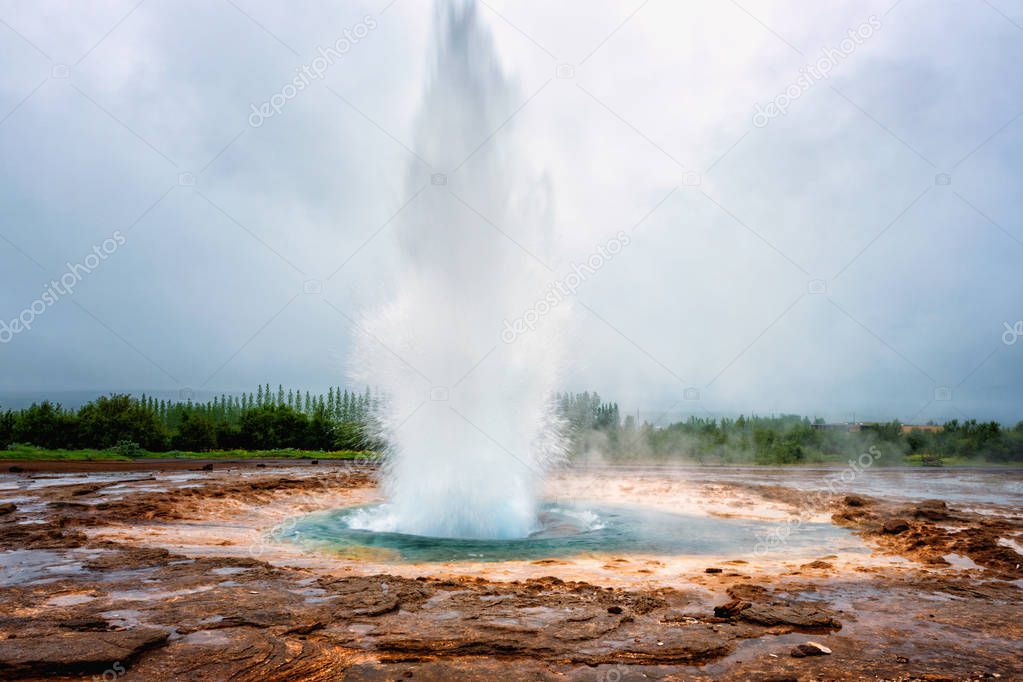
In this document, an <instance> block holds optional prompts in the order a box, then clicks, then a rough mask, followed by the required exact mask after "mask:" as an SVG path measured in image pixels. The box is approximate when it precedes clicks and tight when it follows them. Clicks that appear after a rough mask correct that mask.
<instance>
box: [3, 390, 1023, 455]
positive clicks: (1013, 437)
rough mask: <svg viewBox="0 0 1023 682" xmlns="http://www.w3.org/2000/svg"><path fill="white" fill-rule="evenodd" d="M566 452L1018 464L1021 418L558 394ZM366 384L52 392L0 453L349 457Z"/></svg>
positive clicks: (363, 416) (371, 447) (358, 433)
mask: <svg viewBox="0 0 1023 682" xmlns="http://www.w3.org/2000/svg"><path fill="white" fill-rule="evenodd" d="M556 405H557V409H558V413H559V416H560V418H561V421H562V422H563V423H564V424H565V425H566V427H567V429H568V432H569V434H570V442H571V453H570V454H571V456H572V457H573V458H575V459H586V458H589V457H593V456H596V457H599V458H606V459H610V460H613V461H654V462H656V461H685V462H693V463H700V464H765V465H777V464H813V463H827V462H846V461H848V460H850V459H854V458H858V457H860V456H861V455H862V454H863V453H867V452H869V453H871V454H872V457H873V459H874V461H875V462H876V463H878V464H906V465H919V466H955V465H969V464H1007V465H1013V464H1015V465H1020V464H1023V422H1020V423H1019V424H1017V425H1016V426H1015V427H1014V428H1005V427H1003V426H1002V425H1000V424H998V423H997V422H977V421H975V420H969V421H959V420H952V421H950V422H947V423H946V424H944V425H943V427H940V428H939V427H934V426H930V427H925V428H921V429H917V430H911V429H907V428H904V427H903V425H902V424H900V423H899V422H897V421H893V422H888V423H879V424H852V425H838V424H825V423H824V422H823V421H822V420H820V419H817V420H814V421H811V420H810V419H807V418H806V417H799V416H795V415H783V416H780V417H756V416H751V417H746V416H740V417H738V418H735V419H730V418H721V419H715V418H699V417H690V418H689V419H686V420H684V421H680V422H677V423H674V424H669V425H667V426H664V427H655V426H654V425H651V424H648V423H645V422H644V423H642V424H638V423H637V421H636V419H635V418H634V417H632V416H626V417H625V418H624V419H622V417H621V414H620V411H619V408H618V405H617V404H616V403H613V402H605V401H603V400H602V399H601V398H600V396H599V395H597V394H596V393H588V392H587V393H574V394H573V393H566V394H558V395H557V396H556ZM379 407H380V398H379V397H377V396H374V395H373V394H372V393H371V392H370V391H369V390H368V389H367V390H366V391H365V392H363V393H355V392H352V391H349V390H347V389H341V388H337V389H333V388H332V389H331V390H330V391H329V392H328V393H327V394H326V395H317V396H313V395H311V394H310V393H308V392H305V393H304V394H303V393H302V392H300V391H295V390H290V391H287V392H285V390H284V387H283V386H279V387H278V388H277V390H276V391H274V390H272V389H271V388H270V386H269V385H265V386H260V387H259V389H258V390H257V391H256V392H255V393H248V394H244V395H234V396H228V395H222V396H218V397H216V398H214V399H213V400H211V401H208V402H206V403H201V404H197V403H193V402H192V401H178V402H173V401H165V400H156V399H154V398H152V397H146V396H142V397H140V398H134V397H131V396H128V395H112V396H109V397H102V398H98V399H96V400H95V401H93V402H91V403H88V404H86V405H84V406H82V407H81V408H79V409H78V410H68V409H65V408H63V407H61V406H60V405H57V404H53V403H50V402H45V401H44V402H42V403H37V404H33V405H32V406H31V407H28V408H25V409H23V410H20V411H11V410H7V411H0V447H4V446H6V449H5V450H0V459H7V460H13V459H23V460H31V459H39V460H43V459H50V460H75V459H78V460H133V459H139V458H147V457H173V458H218V459H219V458H223V459H241V458H302V457H309V458H323V459H328V458H355V457H363V456H366V453H373V452H381V451H383V450H384V449H385V447H386V444H385V443H384V442H382V441H381V440H380V439H379V438H378V437H377V436H375V434H376V433H377V432H378V429H377V428H376V427H375V424H374V417H373V414H374V413H375V412H376V410H377V409H378V408H379Z"/></svg>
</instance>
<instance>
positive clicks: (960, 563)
mask: <svg viewBox="0 0 1023 682" xmlns="http://www.w3.org/2000/svg"><path fill="white" fill-rule="evenodd" d="M942 558H943V559H944V560H945V561H947V562H948V563H950V564H952V568H955V569H958V570H960V571H973V570H977V571H983V570H984V567H983V566H979V565H977V563H976V562H974V561H973V559H971V558H970V557H968V556H963V555H962V554H946V555H945V556H943V557H942Z"/></svg>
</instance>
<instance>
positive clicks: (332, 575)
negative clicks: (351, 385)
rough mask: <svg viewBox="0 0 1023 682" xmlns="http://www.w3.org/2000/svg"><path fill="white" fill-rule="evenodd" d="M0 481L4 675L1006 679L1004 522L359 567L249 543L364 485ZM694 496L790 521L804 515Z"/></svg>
mask: <svg viewBox="0 0 1023 682" xmlns="http://www.w3.org/2000/svg"><path fill="white" fill-rule="evenodd" d="M196 466H198V467H199V468H201V464H200V465H196ZM0 483H2V484H3V485H2V486H0V500H6V502H0V678H3V679H17V678H23V679H69V680H72V679H74V680H78V679H82V678H83V676H84V677H85V678H86V679H89V676H90V675H92V676H95V677H96V678H97V679H98V678H103V679H106V680H114V679H117V680H120V679H122V678H123V679H124V680H179V679H189V680H226V679H231V680H321V679H322V680H328V679H329V680H336V679H350V680H401V679H413V680H415V679H419V680H452V679H464V680H477V679H478V680H492V679H494V678H495V677H498V676H507V675H508V673H509V672H514V674H515V675H516V679H527V680H602V681H607V682H616V681H618V680H633V679H635V680H641V679H660V680H694V679H714V680H831V679H843V680H844V679H854V680H855V679H864V680H875V679H892V680H910V679H924V680H967V679H987V678H990V679H996V678H1001V679H1006V680H1010V679H1023V662H1021V661H1023V645H1021V644H1020V643H1021V642H1023V619H1021V618H1020V615H1021V614H1023V588H1021V586H1023V580H1021V579H1023V568H1021V564H1023V557H1021V556H1020V554H1018V553H1017V550H1018V549H1019V541H1020V540H1019V539H1020V537H1021V535H1023V515H1021V511H1020V510H1019V509H1012V508H1000V509H999V508H994V507H993V508H989V509H985V510H982V511H977V510H966V509H963V508H959V507H957V506H956V505H951V506H950V505H947V504H946V503H945V502H943V501H940V500H930V501H926V502H918V503H907V502H899V501H895V500H887V499H878V498H873V497H867V496H861V495H840V494H828V495H824V496H818V497H816V498H815V499H813V500H812V504H813V505H815V508H814V509H813V510H811V511H812V512H813V513H814V514H820V513H821V510H822V509H823V510H824V513H826V514H828V515H830V516H831V518H832V520H833V522H834V523H836V524H839V525H842V526H845V527H848V528H850V529H852V530H854V531H855V532H856V533H857V534H858V535H860V536H861V537H862V538H863V541H864V542H865V543H867V546H868V547H869V548H870V549H871V550H872V552H873V557H871V556H870V555H869V554H867V555H864V558H863V560H849V559H848V558H846V557H836V556H822V557H817V558H815V559H814V560H808V561H805V562H803V563H793V562H791V561H790V562H784V563H782V564H774V565H773V566H768V565H767V564H768V562H764V565H759V564H758V562H757V561H756V560H755V559H752V558H750V557H747V558H745V559H740V558H734V559H727V558H720V559H715V560H714V561H708V562H704V563H705V564H706V565H701V566H699V567H698V568H697V567H695V564H694V565H693V568H691V569H690V570H688V572H687V571H683V570H680V571H679V573H678V574H677V575H674V576H665V575H664V572H663V571H662V572H661V574H660V575H659V576H658V577H657V578H656V579H653V578H644V579H643V580H640V581H633V582H628V581H625V582H624V583H623V582H622V581H616V582H614V583H613V584H611V583H612V581H600V580H594V579H590V580H581V579H578V578H579V571H577V570H576V569H575V568H573V567H572V565H571V562H567V563H566V562H562V561H546V562H545V561H539V562H533V563H532V564H530V567H529V570H525V571H523V570H519V571H517V572H515V573H514V574H513V575H509V574H507V573H505V572H502V571H501V570H497V568H496V567H495V568H492V569H491V570H489V571H482V572H481V574H478V575H452V574H450V572H446V571H437V570H432V569H431V568H430V567H413V568H409V569H407V570H401V571H398V570H395V571H393V572H387V573H377V572H375V571H377V569H378V568H379V566H377V565H372V564H368V563H367V564H366V565H365V566H364V567H363V569H364V570H360V566H362V565H361V564H359V563H354V564H353V563H352V562H348V563H347V564H345V566H344V568H343V570H341V569H339V570H330V568H329V567H328V568H324V563H323V562H320V563H317V562H310V563H309V564H308V565H302V563H301V562H297V561H288V560H282V556H286V555H280V554H276V553H274V552H272V551H271V552H264V549H265V548H264V547H263V546H262V545H258V546H257V545H255V544H254V543H255V542H256V539H255V536H254V535H253V532H252V529H253V528H258V526H259V525H260V524H265V523H267V518H269V517H265V516H258V514H262V513H263V512H262V511H258V510H264V509H277V510H278V511H280V513H284V511H281V510H288V511H290V512H291V513H295V512H296V511H302V510H305V509H312V508H316V507H317V506H321V505H323V506H326V505H336V504H344V503H346V502H347V503H349V504H353V503H360V502H362V501H364V500H365V499H366V496H367V494H370V493H372V491H373V483H372V480H371V476H370V475H368V473H367V472H366V471H363V470H359V469H357V468H354V467H351V466H348V465H345V464H339V463H330V464H327V463H324V464H322V465H310V464H308V463H292V464H287V465H285V464H272V465H270V466H265V467H257V466H256V464H255V463H251V462H250V463H245V464H224V463H217V464H215V465H214V469H213V470H212V471H197V472H185V473H181V472H172V471H166V470H160V469H159V467H155V468H153V469H151V470H147V471H137V472H134V473H130V474H126V473H118V474H116V475H115V474H104V473H102V472H92V473H89V474H88V475H86V476H82V477H78V478H73V477H66V476H65V477H56V478H48V477H45V476H43V475H41V474H40V473H39V472H38V471H32V470H25V471H22V472H15V473H10V474H5V475H4V476H2V477H0ZM708 485H709V484H708ZM711 489H712V491H713V493H714V495H715V496H720V495H721V494H722V493H726V494H729V495H732V496H734V497H735V499H742V500H747V501H748V500H751V499H752V500H759V504H760V505H762V506H773V507H774V508H777V509H782V510H787V513H789V514H790V515H791V516H793V517H798V516H799V515H800V514H803V513H805V512H807V509H806V507H807V506H808V505H809V504H811V500H810V499H809V497H808V496H807V495H806V493H805V492H800V491H796V490H793V489H790V488H786V487H784V486H778V485H772V486H757V485H750V484H741V483H716V484H713V486H712V487H711ZM254 514H257V516H253V515H254ZM254 518H256V519H258V522H253V519H254ZM167 529H173V530H174V532H175V533H177V535H173V536H168V535H161V534H160V533H161V531H164V530H167ZM181 529H185V530H187V529H199V530H200V531H201V532H200V535H201V536H202V537H205V538H207V540H208V542H206V544H204V545H203V546H202V547H196V546H195V545H194V544H188V543H184V542H182V541H181V538H182V537H192V536H188V535H187V534H186V535H182V534H181V533H184V532H185V531H182V530H181ZM256 536H258V533H256ZM168 538H172V539H168ZM173 538H176V540H174V539H173ZM254 547H255V548H256V550H255V551H254V550H253V548H254ZM871 559H877V560H871ZM630 561H632V562H634V560H633V559H630V558H602V559H601V562H600V563H606V564H615V563H621V564H622V565H624V566H626V567H627V566H628V565H629V564H630ZM326 564H327V565H328V566H329V564H330V562H329V561H328V562H326ZM672 570H675V569H672ZM643 571H646V569H645V568H639V569H637V570H636V571H635V572H634V574H633V575H640V574H641V573H642V572H643ZM399 573H400V574H399ZM442 573H443V574H442ZM647 573H649V571H647ZM600 575H602V574H600ZM570 577H571V578H573V579H569V578H570Z"/></svg>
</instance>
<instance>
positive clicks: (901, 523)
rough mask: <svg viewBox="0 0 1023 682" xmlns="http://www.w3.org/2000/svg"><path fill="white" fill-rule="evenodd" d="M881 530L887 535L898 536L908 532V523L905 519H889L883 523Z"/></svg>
mask: <svg viewBox="0 0 1023 682" xmlns="http://www.w3.org/2000/svg"><path fill="white" fill-rule="evenodd" d="M881 530H882V531H883V532H884V533H887V534H888V535H898V534H899V533H905V532H906V531H907V530H909V522H908V521H906V520H905V519H889V520H888V521H885V522H884V526H883V527H882V528H881Z"/></svg>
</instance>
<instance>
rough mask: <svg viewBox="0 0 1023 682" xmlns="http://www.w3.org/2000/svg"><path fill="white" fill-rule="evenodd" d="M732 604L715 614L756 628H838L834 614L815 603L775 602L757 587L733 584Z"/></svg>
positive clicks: (719, 607)
mask: <svg viewBox="0 0 1023 682" xmlns="http://www.w3.org/2000/svg"><path fill="white" fill-rule="evenodd" d="M728 595H729V596H730V597H732V601H730V602H728V603H726V604H723V605H721V606H716V607H714V615H715V616H716V617H718V618H725V619H728V620H741V621H744V622H747V623H753V624H756V625H765V626H768V627H774V626H789V627H793V628H799V629H804V630H819V629H840V628H841V627H842V624H841V622H839V620H838V618H837V616H836V614H835V613H833V612H832V611H830V610H829V609H827V608H826V607H824V606H823V605H822V604H820V603H818V602H807V601H793V602H785V601H780V600H777V599H774V598H773V597H772V596H771V595H770V594H768V593H767V591H766V590H765V589H764V588H762V587H760V586H759V585H745V584H743V585H736V586H734V587H732V588H729V590H728Z"/></svg>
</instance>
